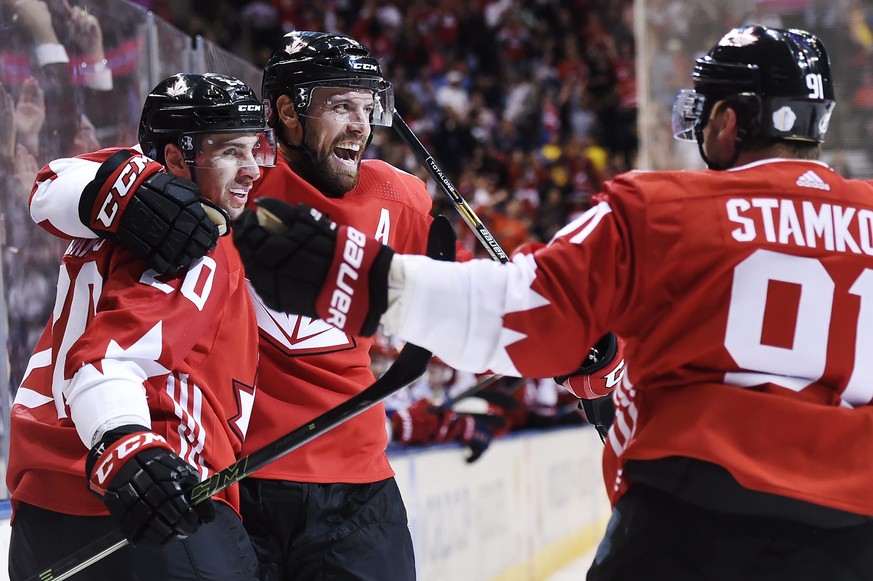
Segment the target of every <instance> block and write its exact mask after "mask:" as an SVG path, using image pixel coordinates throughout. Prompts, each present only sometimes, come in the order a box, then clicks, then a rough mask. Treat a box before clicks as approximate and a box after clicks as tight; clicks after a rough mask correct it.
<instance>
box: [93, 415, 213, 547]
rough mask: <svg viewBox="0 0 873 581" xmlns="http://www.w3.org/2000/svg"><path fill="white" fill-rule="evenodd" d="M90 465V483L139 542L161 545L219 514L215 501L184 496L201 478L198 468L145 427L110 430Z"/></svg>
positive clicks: (128, 535) (126, 531) (129, 536)
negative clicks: (194, 499)
mask: <svg viewBox="0 0 873 581" xmlns="http://www.w3.org/2000/svg"><path fill="white" fill-rule="evenodd" d="M85 470H86V475H87V477H88V483H89V487H90V488H91V490H92V491H93V492H95V493H96V494H98V495H99V496H101V497H102V499H103V503H104V504H105V505H106V508H107V509H109V513H110V514H111V515H112V517H113V518H114V519H115V520H116V521H117V522H118V524H119V525H120V527H121V531H122V532H123V533H124V536H125V537H126V538H127V540H128V541H130V542H131V543H133V544H134V545H140V546H143V545H145V546H160V545H163V544H164V543H166V542H167V541H169V540H171V539H174V538H184V537H186V536H188V535H190V534H192V533H194V532H195V531H196V530H197V529H198V528H199V527H200V525H201V524H203V523H206V522H210V521H212V520H213V519H214V518H215V507H214V506H213V504H212V500H206V501H204V502H200V503H197V504H196V505H192V504H191V502H190V501H189V500H188V498H187V497H186V495H185V492H186V491H187V490H188V489H190V488H191V487H193V486H194V485H196V484H197V483H198V482H200V478H199V476H198V474H197V471H196V470H194V468H193V467H192V466H191V465H190V464H188V463H187V462H185V461H184V460H182V459H181V458H180V457H179V456H177V455H176V454H175V453H174V452H173V450H172V449H171V448H170V446H169V444H167V441H166V440H164V438H162V437H161V436H159V435H157V434H155V433H154V432H150V431H148V430H147V428H145V427H143V426H133V425H131V426H123V427H120V428H116V429H114V430H111V431H109V432H107V433H106V434H105V435H104V436H103V438H102V439H101V440H100V442H98V443H97V445H95V446H94V447H93V448H92V449H91V451H90V453H89V454H88V459H87V462H86V468H85Z"/></svg>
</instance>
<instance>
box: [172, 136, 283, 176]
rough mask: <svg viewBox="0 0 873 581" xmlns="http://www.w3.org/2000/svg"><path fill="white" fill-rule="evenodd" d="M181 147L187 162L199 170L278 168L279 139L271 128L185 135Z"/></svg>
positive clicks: (180, 140) (180, 141)
mask: <svg viewBox="0 0 873 581" xmlns="http://www.w3.org/2000/svg"><path fill="white" fill-rule="evenodd" d="M179 147H180V148H181V149H182V154H183V155H184V156H185V161H186V162H187V163H188V164H189V165H194V166H196V167H228V166H231V165H236V166H237V167H247V166H261V167H272V166H274V165H276V155H277V149H276V138H275V135H274V134H273V130H272V129H269V128H264V129H263V130H261V131H252V130H251V129H230V130H227V131H217V132H209V133H183V134H182V135H181V136H180V137H179Z"/></svg>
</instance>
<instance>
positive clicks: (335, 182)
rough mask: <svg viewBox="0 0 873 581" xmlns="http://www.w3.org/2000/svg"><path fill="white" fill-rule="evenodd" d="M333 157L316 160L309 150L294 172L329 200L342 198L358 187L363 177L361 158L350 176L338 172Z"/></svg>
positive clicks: (301, 157) (302, 156)
mask: <svg viewBox="0 0 873 581" xmlns="http://www.w3.org/2000/svg"><path fill="white" fill-rule="evenodd" d="M331 155H332V154H331ZM331 155H328V156H326V157H324V158H322V159H316V158H315V157H314V156H313V155H312V154H311V150H310V149H308V148H307V151H306V154H305V155H301V156H300V158H299V162H300V163H299V167H295V168H294V171H295V172H297V174H298V175H299V176H300V177H302V178H303V179H305V180H306V181H307V182H309V183H310V184H312V185H313V186H315V187H316V188H317V189H318V190H319V191H320V192H321V193H323V194H324V195H325V196H327V197H328V198H342V197H343V196H344V195H346V194H347V193H348V192H349V191H351V190H352V189H354V187H355V186H357V185H358V180H359V179H360V176H361V157H360V156H359V157H358V159H357V163H356V165H355V172H354V173H353V174H349V173H342V172H339V171H337V169H336V168H335V167H334V166H333V165H332V163H331ZM361 155H363V151H362V152H361Z"/></svg>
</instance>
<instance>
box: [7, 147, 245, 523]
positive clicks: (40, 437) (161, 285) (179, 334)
mask: <svg viewBox="0 0 873 581" xmlns="http://www.w3.org/2000/svg"><path fill="white" fill-rule="evenodd" d="M114 151H116V150H106V151H104V152H100V153H98V154H92V155H89V156H87V158H86V159H85V160H82V159H79V160H77V161H76V162H75V163H68V162H69V160H61V161H60V162H58V163H55V162H52V164H49V166H47V167H46V168H44V169H43V171H42V172H41V173H40V175H39V176H38V177H37V182H38V188H37V189H38V190H39V189H40V188H41V190H40V191H41V194H45V193H46V192H47V190H48V189H50V185H51V182H52V180H53V179H54V178H55V177H56V175H57V173H63V172H64V171H67V170H72V171H75V172H76V176H79V177H80V178H81V176H82V175H84V174H88V173H90V176H91V178H93V176H94V173H96V170H97V167H98V166H99V163H100V162H101V161H103V160H104V159H106V158H107V157H108V156H109V155H111V154H112V153H114ZM82 179H86V178H82ZM86 181H87V179H86ZM80 191H81V189H80ZM257 341H258V339H257V327H256V324H255V314H254V309H253V307H252V304H251V299H250V297H249V294H248V290H247V287H246V283H245V278H244V271H243V266H242V263H241V261H240V258H239V255H238V253H237V252H236V249H235V248H234V247H233V244H232V240H231V239H230V237H225V238H221V239H220V240H219V243H218V246H217V248H216V249H215V250H214V251H212V252H210V253H209V254H208V255H206V256H205V257H203V258H201V259H200V260H198V261H196V262H195V263H194V264H193V265H192V266H191V267H190V268H188V269H186V270H183V271H182V272H181V273H180V274H178V275H176V276H160V275H158V274H157V273H156V272H154V271H153V270H150V269H149V268H148V267H147V266H146V265H145V263H143V262H141V261H140V260H138V259H136V258H135V257H134V256H133V255H132V254H131V253H129V252H128V251H127V250H126V249H124V248H122V247H121V246H117V245H114V244H112V243H110V242H108V241H104V240H94V239H91V240H82V239H76V240H73V242H72V243H71V245H70V247H69V249H68V250H67V252H66V254H65V256H64V258H63V262H62V264H61V268H60V276H59V279H58V291H57V301H56V304H55V308H54V311H53V314H52V317H51V320H50V321H49V323H48V325H47V326H46V328H45V331H44V332H43V335H42V337H41V338H40V340H39V343H38V345H37V347H36V349H35V351H34V354H33V356H32V358H31V360H30V363H29V365H28V369H27V372H26V375H25V377H24V379H23V381H22V384H21V386H20V387H19V389H18V391H17V393H16V397H15V401H14V404H13V406H12V413H11V427H10V452H9V467H8V470H7V485H8V487H9V490H10V491H11V493H12V500H13V507H14V506H15V505H16V503H17V502H18V501H23V502H27V503H30V504H34V505H36V506H40V507H43V508H46V509H49V510H54V511H58V512H64V513H69V514H77V515H97V514H107V512H106V510H105V508H104V505H103V503H102V502H101V501H100V499H99V498H98V497H97V496H95V495H94V494H92V493H91V492H89V490H88V486H87V482H86V479H85V458H86V455H87V452H88V449H89V447H90V444H91V443H90V442H83V440H85V439H88V437H89V436H88V434H94V433H95V432H96V431H97V430H98V429H99V428H100V426H101V424H102V423H103V422H104V421H105V420H106V419H107V418H112V417H117V414H118V413H119V410H121V411H122V412H123V413H125V414H126V415H125V417H128V418H130V419H131V420H133V421H131V422H130V423H140V422H139V421H136V420H137V416H143V415H144V418H145V420H146V421H149V420H150V424H151V429H152V430H153V431H155V432H156V433H158V434H160V435H162V436H164V437H165V438H166V439H167V441H168V442H169V443H170V445H171V446H172V447H173V449H174V450H175V451H176V453H178V454H179V455H180V456H181V457H182V458H184V459H185V460H186V461H188V462H189V463H190V464H192V465H193V466H194V467H196V468H197V469H198V470H199V471H200V474H201V477H203V478H205V477H208V476H210V475H211V474H212V473H213V472H215V471H217V470H221V469H223V468H225V467H227V466H229V465H230V464H232V463H233V462H234V461H235V460H236V458H237V456H238V455H239V453H240V451H241V449H242V440H243V438H244V435H245V433H246V430H247V428H248V423H249V419H250V417H251V406H252V402H253V399H254V392H255V379H256V374H257ZM77 428H78V429H77ZM216 498H217V499H220V500H222V501H224V502H227V503H228V504H230V505H231V506H233V507H234V508H237V506H238V500H239V498H238V492H237V489H236V487H231V488H229V489H227V490H225V491H224V492H223V493H220V494H219V495H218V496H216Z"/></svg>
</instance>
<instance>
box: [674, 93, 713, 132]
mask: <svg viewBox="0 0 873 581" xmlns="http://www.w3.org/2000/svg"><path fill="white" fill-rule="evenodd" d="M705 101H706V98H705V97H704V96H703V95H701V94H700V93H698V92H697V91H695V90H694V89H682V90H681V91H679V92H678V93H676V99H675V100H674V101H673V137H675V138H676V139H679V140H681V141H696V140H697V138H696V137H695V136H694V129H695V128H696V127H697V124H698V123H699V122H700V116H701V114H702V113H703V104H704V102H705Z"/></svg>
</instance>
